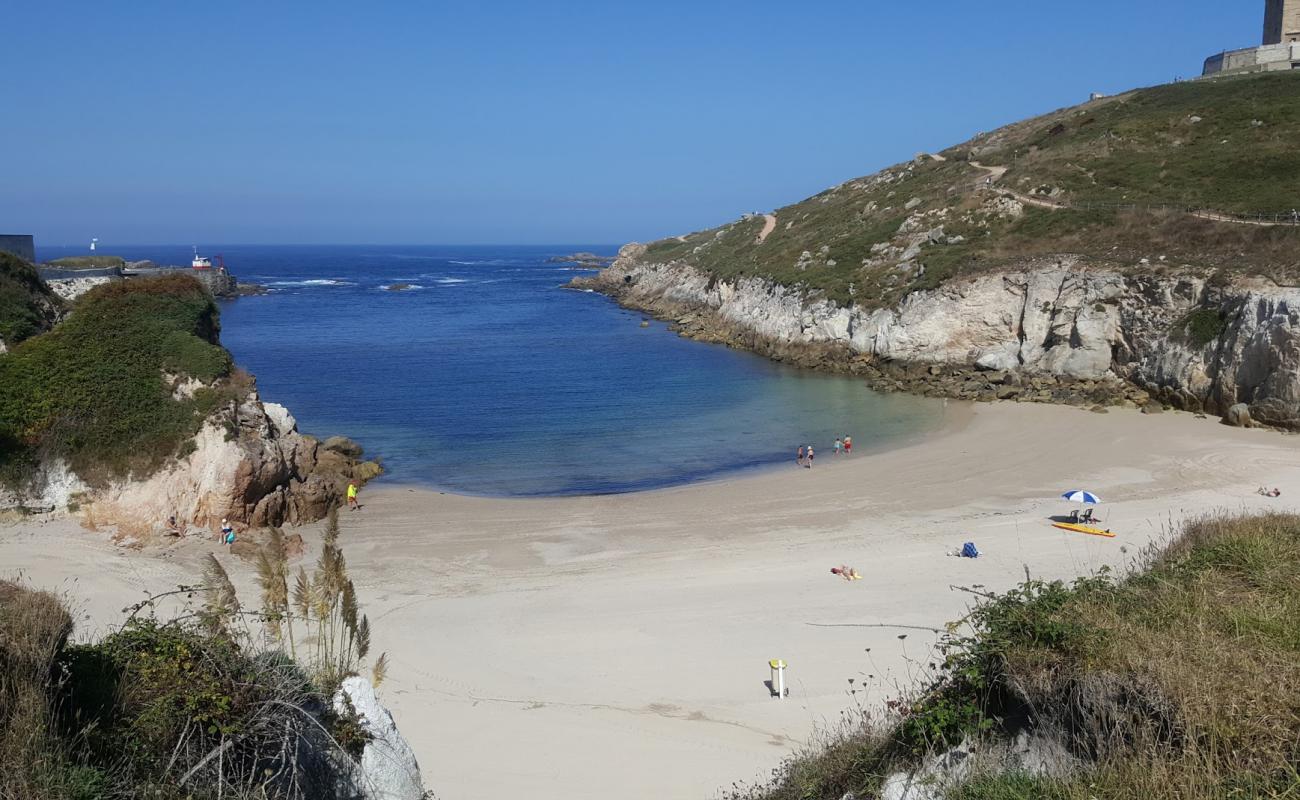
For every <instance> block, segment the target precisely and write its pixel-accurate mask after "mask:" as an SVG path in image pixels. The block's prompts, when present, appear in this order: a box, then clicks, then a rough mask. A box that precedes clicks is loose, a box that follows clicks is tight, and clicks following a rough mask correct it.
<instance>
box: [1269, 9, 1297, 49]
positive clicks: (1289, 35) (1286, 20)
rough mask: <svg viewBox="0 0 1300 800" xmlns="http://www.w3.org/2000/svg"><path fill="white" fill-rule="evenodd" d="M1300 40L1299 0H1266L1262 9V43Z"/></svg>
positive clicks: (1292, 42)
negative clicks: (1266, 3)
mask: <svg viewBox="0 0 1300 800" xmlns="http://www.w3.org/2000/svg"><path fill="white" fill-rule="evenodd" d="M1297 42H1300V0H1268V5H1267V7H1266V8H1265V10H1264V44H1265V45H1270V44H1295V43H1297Z"/></svg>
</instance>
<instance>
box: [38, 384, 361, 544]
mask: <svg viewBox="0 0 1300 800" xmlns="http://www.w3.org/2000/svg"><path fill="white" fill-rule="evenodd" d="M193 441H194V448H193V450H192V452H190V453H189V455H187V456H185V457H184V458H181V459H179V460H177V461H176V463H174V464H172V465H170V466H168V467H166V468H164V469H162V470H160V471H158V472H156V473H154V474H153V475H151V476H149V477H148V478H145V479H143V480H122V481H116V482H113V483H112V484H110V485H109V486H107V487H104V488H99V489H94V490H92V489H90V488H88V487H85V486H84V485H82V486H80V487H78V488H79V490H80V492H81V496H82V502H81V503H80V510H81V511H82V512H84V514H85V516H86V519H87V521H88V522H90V523H91V524H93V525H116V526H118V527H119V529H122V530H127V531H136V532H144V531H149V530H157V529H159V528H160V527H161V526H162V525H163V524H164V523H165V522H166V520H168V519H169V518H170V517H172V516H175V517H176V518H177V521H178V523H180V524H182V525H187V526H198V527H200V528H209V529H215V528H216V527H217V526H218V525H219V524H220V522H221V520H222V519H229V520H231V521H234V522H237V523H241V524H242V525H246V526H250V527H265V526H271V525H285V524H290V525H296V524H302V523H306V522H312V521H315V520H318V519H321V518H322V517H324V516H325V515H326V514H327V513H328V512H329V509H330V508H331V507H332V506H341V505H343V503H344V501H345V497H346V492H347V484H348V482H349V481H350V480H356V481H358V482H359V483H364V482H365V481H366V480H369V479H370V478H373V477H375V475H377V474H378V473H379V472H380V469H379V467H378V466H377V465H376V464H374V463H373V462H362V461H360V460H359V459H360V457H361V452H360V448H359V447H355V449H350V450H349V453H350V454H344V453H341V452H338V451H336V450H330V449H326V448H325V447H323V446H322V445H321V444H320V443H319V442H318V441H317V440H316V439H314V438H312V437H310V436H306V435H304V434H302V433H300V432H299V431H298V426H297V422H296V421H295V420H294V418H293V416H292V415H291V414H290V413H289V412H288V410H287V409H285V408H284V407H283V406H281V405H278V404H275V403H263V402H262V401H261V400H260V399H259V397H258V395H257V392H256V390H253V391H252V392H250V393H249V394H248V395H247V396H246V397H245V398H244V400H243V402H241V403H239V404H238V406H237V407H236V408H233V409H227V410H225V411H223V412H220V413H218V414H216V415H214V416H213V417H212V418H209V419H208V420H207V422H206V423H205V424H204V426H203V428H202V430H200V431H199V433H198V435H197V436H195V438H194V440H193ZM65 483H66V481H65V482H62V483H61V482H57V481H52V482H50V483H49V484H48V486H49V488H48V489H47V490H46V491H45V492H44V495H45V496H42V497H40V498H39V499H38V500H37V502H39V503H40V504H41V505H43V506H53V507H55V508H63V507H66V505H67V504H66V500H65V501H64V502H60V500H61V499H64V498H66V497H68V496H69V495H72V496H75V492H70V491H69V490H68V489H67V488H66V486H65V485H64V484H65ZM56 493H57V494H58V496H56ZM25 502H26V504H27V505H28V506H31V505H32V503H33V500H32V499H31V498H28V500H27V501H25Z"/></svg>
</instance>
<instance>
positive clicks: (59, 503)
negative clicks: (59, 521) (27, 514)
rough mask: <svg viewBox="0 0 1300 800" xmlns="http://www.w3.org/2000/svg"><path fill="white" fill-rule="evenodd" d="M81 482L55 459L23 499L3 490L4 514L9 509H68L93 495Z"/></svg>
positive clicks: (44, 467)
mask: <svg viewBox="0 0 1300 800" xmlns="http://www.w3.org/2000/svg"><path fill="white" fill-rule="evenodd" d="M89 490H90V487H88V486H86V484H85V483H83V482H82V481H81V479H80V478H78V477H77V476H76V474H75V473H73V471H72V470H71V469H69V468H68V465H67V463H66V462H64V461H63V460H62V459H54V460H52V461H49V462H47V463H45V464H42V465H41V468H40V469H39V470H37V472H36V475H35V476H34V477H33V479H32V482H31V485H30V487H29V490H28V491H26V492H23V493H22V495H21V496H19V495H18V494H15V493H13V492H10V491H8V490H5V489H3V488H0V511H4V510H7V509H18V508H22V509H27V510H28V511H37V512H47V511H58V510H62V509H65V508H67V507H68V504H69V503H70V502H73V501H75V500H77V499H78V498H79V497H81V496H82V495H83V494H84V493H87V492H89Z"/></svg>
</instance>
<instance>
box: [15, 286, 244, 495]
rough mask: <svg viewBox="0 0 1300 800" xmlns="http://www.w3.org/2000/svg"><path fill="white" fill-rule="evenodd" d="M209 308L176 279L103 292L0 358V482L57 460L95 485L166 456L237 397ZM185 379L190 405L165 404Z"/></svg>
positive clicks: (195, 290)
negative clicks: (193, 384) (190, 383)
mask: <svg viewBox="0 0 1300 800" xmlns="http://www.w3.org/2000/svg"><path fill="white" fill-rule="evenodd" d="M218 329H219V324H218V318H217V309H216V306H215V305H214V304H213V302H212V298H211V297H210V296H209V295H208V294H207V292H206V291H205V290H204V289H203V287H202V286H201V285H200V284H199V283H198V282H197V281H195V280H194V279H193V278H191V277H189V276H187V275H171V276H166V277H161V278H154V279H149V280H141V281H130V282H120V283H111V284H107V285H104V286H100V287H97V288H96V289H94V290H92V291H91V292H89V293H87V294H86V295H85V296H84V297H82V298H81V299H80V300H79V301H78V302H77V304H76V306H75V308H74V310H73V311H72V313H71V314H70V315H69V316H68V318H67V319H66V320H64V321H63V322H62V323H60V324H59V325H58V326H57V327H55V328H54V330H52V331H50V332H49V333H45V334H42V335H40V336H35V337H33V338H30V339H28V340H26V341H24V342H23V343H22V344H20V345H18V346H17V347H15V348H14V349H13V350H12V351H11V352H9V353H8V354H5V355H0V480H4V481H5V482H7V483H10V484H16V483H18V482H21V481H22V480H23V479H24V478H25V477H26V476H27V475H28V474H29V473H30V471H31V469H32V467H33V466H34V464H35V463H36V461H37V459H38V458H39V457H41V456H61V457H64V458H66V459H68V461H69V462H70V463H71V465H72V467H73V469H74V470H76V471H77V472H78V474H80V475H82V477H83V478H86V479H87V480H90V481H91V482H95V481H97V480H102V479H103V478H106V477H109V476H113V475H124V474H127V473H130V472H132V471H138V472H148V471H149V470H152V469H153V468H155V467H156V466H157V465H158V464H160V463H161V462H162V461H163V460H164V459H166V458H168V457H170V456H173V455H176V454H177V453H178V451H179V449H180V448H181V447H182V446H183V444H184V443H185V442H187V441H188V440H189V439H190V438H191V437H192V436H193V435H194V433H196V432H197V430H198V428H199V426H200V425H201V423H202V420H203V419H204V418H205V417H206V416H207V415H208V414H209V413H210V412H211V411H212V409H213V408H215V407H216V404H218V403H221V402H226V401H227V400H228V399H229V396H228V395H229V394H230V392H232V391H234V392H238V387H236V386H234V385H233V384H232V383H231V382H230V381H220V382H218V381H219V379H223V378H227V377H229V376H230V375H231V361H230V356H229V354H228V353H227V352H226V351H225V350H224V349H222V348H221V346H220V345H219V344H218V343H217V332H218ZM186 379H195V380H198V381H201V382H203V383H205V384H214V382H217V383H215V385H214V386H213V387H212V388H200V389H199V390H198V391H197V392H195V393H194V394H193V395H192V396H191V397H185V396H184V395H183V394H174V390H175V388H176V386H177V385H178V384H179V383H181V382H183V381H185V380H186Z"/></svg>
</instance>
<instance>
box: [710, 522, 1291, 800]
mask: <svg viewBox="0 0 1300 800" xmlns="http://www.w3.org/2000/svg"><path fill="white" fill-rule="evenodd" d="M963 625H965V626H966V628H967V629H968V632H967V633H965V634H962V633H959V632H954V633H951V634H949V635H947V636H945V637H944V638H943V639H942V641H941V645H940V652H941V654H942V656H943V660H942V662H941V663H940V664H937V665H936V669H937V677H936V679H935V681H934V683H933V684H932V685H931V686H930V687H929V688H927V689H924V690H922V691H920V692H919V693H918V694H917V695H916V696H914V697H911V698H906V699H904V700H902V701H897V702H895V703H893V704H892V708H893V712H892V713H891V714H890V715H889V716H888V717H887V718H885V719H868V720H866V721H864V722H861V723H854V724H853V725H851V726H849V727H847V728H846V729H845V730H843V731H841V732H840V733H839V734H837V735H834V736H832V737H830V738H829V739H828V740H827V741H826V742H824V743H823V744H822V745H821V746H819V747H816V748H813V749H811V750H809V751H808V752H806V753H804V754H801V755H799V756H797V757H795V758H793V759H791V760H790V761H788V762H787V763H786V764H784V765H783V766H782V767H781V768H780V769H779V770H778V771H777V773H776V776H775V778H774V779H773V781H772V782H771V783H770V784H769V785H767V786H763V787H757V788H754V789H752V790H745V791H741V792H738V793H736V794H735V795H734V797H745V798H753V799H754V800H758V799H759V798H762V799H764V800H795V799H796V798H797V799H798V800H821V799H822V798H826V799H827V800H832V799H836V798H840V797H841V796H843V795H844V794H845V793H846V792H850V791H851V792H854V793H856V795H857V796H859V797H864V796H874V795H873V794H872V793H873V792H874V791H876V790H877V789H878V788H879V786H880V785H881V784H882V782H883V780H884V779H885V776H886V775H888V774H890V773H892V772H895V771H900V770H902V771H907V770H911V769H915V768H916V766H917V765H918V764H919V763H920V762H921V761H922V760H923V756H924V754H926V753H933V752H942V751H944V750H946V749H947V748H950V747H955V746H957V745H958V744H959V743H961V742H963V741H965V742H967V743H971V742H975V743H978V746H977V747H976V750H977V752H984V753H995V752H997V750H998V746H999V745H998V743H999V742H1006V741H1007V740H1009V739H1010V738H1011V737H1014V736H1016V735H1018V734H1021V735H1024V734H1027V735H1030V736H1033V737H1036V738H1038V739H1039V740H1042V741H1050V742H1053V743H1055V744H1056V745H1057V746H1059V748H1061V750H1060V752H1062V753H1065V754H1067V755H1065V756H1064V757H1063V759H1062V760H1061V762H1060V768H1059V769H1057V770H1056V771H1055V772H1054V773H1053V774H1051V775H1031V774H1028V773H1025V772H1023V771H1018V768H1016V767H1014V766H1010V767H1009V766H1008V764H1007V763H1006V762H1005V761H1001V762H996V763H993V762H992V761H986V762H983V763H981V762H980V761H979V760H978V758H977V760H976V768H975V770H974V771H973V772H972V773H971V774H970V775H969V776H968V777H967V778H965V779H964V781H963V784H962V785H960V786H957V787H952V788H950V790H949V791H948V794H947V796H948V797H950V798H960V799H961V800H1003V799H1005V800H1011V798H1016V799H1017V800H1021V799H1023V800H1031V798H1060V799H1061V800H1107V799H1108V798H1134V799H1135V800H1136V798H1147V797H1181V798H1207V800H1208V798H1230V797H1241V798H1255V797H1260V798H1263V797H1277V798H1281V797H1297V796H1300V517H1297V516H1290V515H1266V516H1257V517H1237V518H1223V519H1210V520H1204V521H1200V522H1196V523H1193V524H1191V525H1189V526H1188V527H1187V528H1186V529H1185V531H1184V532H1183V534H1182V536H1181V537H1180V538H1178V539H1177V540H1175V541H1174V542H1173V543H1172V544H1170V545H1169V546H1167V547H1166V548H1164V549H1163V550H1160V551H1158V552H1154V553H1152V554H1151V555H1150V557H1149V560H1148V566H1147V568H1146V569H1144V570H1142V571H1140V572H1138V573H1136V574H1134V575H1133V576H1131V577H1128V578H1125V579H1114V578H1112V577H1111V576H1109V575H1107V574H1102V575H1100V576H1096V577H1092V578H1086V579H1082V580H1079V581H1077V582H1075V583H1074V584H1072V585H1065V584H1062V583H1060V582H1051V583H1047V582H1041V581H1030V582H1028V583H1026V584H1024V585H1023V586H1021V587H1020V588H1018V589H1016V590H1014V591H1012V592H1009V593H1007V594H1005V595H1001V596H997V597H992V598H990V599H989V600H987V601H986V602H984V603H983V604H982V605H980V606H978V607H977V608H976V609H975V610H974V611H973V612H972V613H971V614H970V616H969V617H968V618H967V619H966V620H963ZM953 630H954V631H958V630H961V628H959V627H958V626H954V627H953ZM1071 763H1073V765H1074V766H1073V767H1071V766H1070V764H1071Z"/></svg>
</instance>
